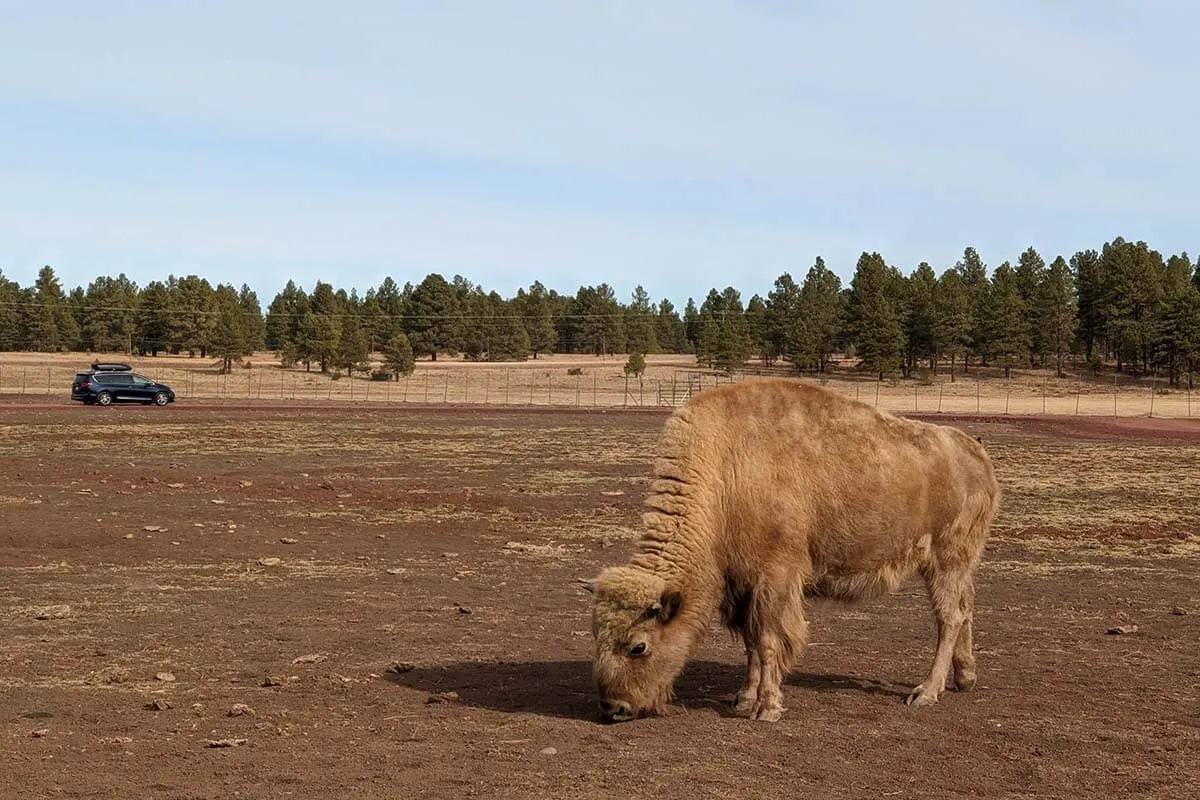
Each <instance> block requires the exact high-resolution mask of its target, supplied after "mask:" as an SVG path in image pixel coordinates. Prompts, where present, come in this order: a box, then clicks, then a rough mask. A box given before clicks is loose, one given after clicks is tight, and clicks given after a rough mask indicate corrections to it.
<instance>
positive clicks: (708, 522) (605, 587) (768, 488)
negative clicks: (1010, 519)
mask: <svg viewBox="0 0 1200 800" xmlns="http://www.w3.org/2000/svg"><path fill="white" fill-rule="evenodd" d="M999 496H1000V492H999V488H998V486H997V484H996V479H995V475H994V473H993V470H992V464H991V461H990V459H989V458H988V455H987V453H986V451H985V450H984V448H983V445H982V444H980V442H979V441H977V440H976V439H974V438H972V437H971V436H969V435H967V434H966V433H963V432H962V431H959V430H956V429H954V428H950V427H945V426H941V425H934V424H930V423H925V422H919V421H916V420H910V419H903V418H900V417H896V416H893V415H891V414H887V413H884V412H881V411H878V410H876V409H874V408H872V407H871V406H869V405H866V404H864V403H860V402H858V401H855V400H852V399H850V398H847V397H843V396H842V395H840V394H837V393H835V392H833V391H830V390H827V389H824V388H821V387H819V386H813V385H810V384H804V383H800V382H796V381H789V380H762V381H750V382H745V383H740V384H734V385H729V386H725V387H721V388H717V389H711V390H708V391H705V392H702V393H700V394H699V395H697V396H696V397H694V398H693V399H692V400H691V402H690V403H689V404H687V405H686V406H684V407H682V408H680V409H678V410H676V411H675V413H674V414H673V415H672V416H671V417H670V419H669V420H668V421H667V423H666V425H665V426H664V429H663V433H662V437H661V440H660V445H659V453H658V457H657V459H656V461H655V480H654V482H653V483H652V485H651V491H650V495H649V497H648V499H647V500H646V505H647V506H648V507H649V508H650V509H651V510H649V511H647V512H646V513H645V514H644V526H645V530H644V533H642V535H641V537H640V539H639V541H638V543H637V546H636V549H635V552H634V554H633V556H632V558H631V559H630V562H629V563H628V564H625V565H623V566H614V567H609V568H607V569H605V570H603V571H602V572H601V573H600V574H599V575H598V576H597V577H596V578H595V579H593V580H589V581H584V583H585V585H586V588H588V589H589V591H591V592H592V593H593V594H594V605H593V609H592V628H593V636H594V639H595V654H594V677H595V681H596V686H597V688H598V690H599V694H600V710H601V713H602V715H603V716H604V717H605V718H606V719H607V720H609V721H613V722H620V721H623V720H629V719H634V718H636V717H639V716H645V715H650V714H659V713H662V712H663V711H664V710H665V708H666V706H667V704H668V703H669V702H670V699H671V696H672V685H673V684H674V682H675V679H676V677H677V676H678V675H679V673H680V671H681V670H682V669H683V667H684V665H685V664H686V662H687V661H688V658H689V657H690V656H691V654H692V652H693V651H694V649H695V648H696V646H697V645H698V644H699V642H700V641H701V639H702V637H703V635H704V633H705V631H706V630H707V628H708V625H709V622H710V621H711V620H712V619H713V618H714V617H715V616H717V614H718V613H719V615H720V619H721V621H722V622H723V624H724V625H725V626H726V627H727V628H729V629H730V630H731V631H733V632H735V633H736V634H740V636H741V638H742V640H743V642H744V643H745V647H746V655H747V670H746V682H745V685H744V686H743V687H742V689H741V690H740V691H739V692H738V693H737V695H736V697H735V699H734V702H735V704H736V708H737V711H738V712H739V713H741V714H743V715H747V716H750V717H752V718H753V719H756V720H764V721H769V722H774V721H776V720H778V719H779V718H780V716H781V715H782V713H783V712H784V710H785V709H784V706H783V703H782V699H783V695H782V691H781V689H780V685H781V683H782V682H783V679H784V677H785V676H786V674H787V673H788V671H789V670H790V669H791V668H792V666H793V665H794V664H795V663H796V661H797V660H798V658H799V656H800V654H801V651H802V649H803V647H804V642H805V636H806V629H807V622H806V621H805V616H804V603H805V600H806V599H807V598H830V599H834V600H839V601H846V602H854V601H862V600H867V599H871V598H874V597H878V596H880V595H883V594H885V593H887V592H890V591H893V590H895V589H896V588H897V587H898V586H899V585H900V584H901V583H902V582H904V581H905V580H906V579H907V578H908V577H910V576H911V575H912V574H914V573H919V574H920V576H921V577H922V579H923V580H924V583H925V587H926V589H927V590H928V593H929V599H930V602H931V605H932V607H933V614H934V617H935V619H936V622H937V651H936V655H935V656H934V659H933V666H932V668H931V669H930V671H929V675H928V676H927V677H926V678H925V680H924V682H922V683H921V684H920V685H919V686H917V687H916V688H915V689H913V690H912V692H911V694H909V695H908V696H907V698H906V700H905V702H906V703H909V704H911V705H913V706H924V705H929V704H932V703H936V702H937V700H938V697H939V695H940V694H941V693H942V691H944V689H945V688H946V682H947V680H948V678H949V677H950V671H951V667H953V675H954V685H955V687H956V688H958V689H959V690H964V691H965V690H969V689H971V688H972V687H973V686H974V684H975V678H976V673H975V656H974V654H973V653H972V646H971V618H972V612H973V610H974V581H973V573H974V569H975V566H976V564H978V562H979V559H980V555H981V553H982V551H983V547H984V542H985V540H986V539H987V536H988V530H989V528H990V526H991V523H992V520H993V518H994V516H995V513H996V508H997V504H998V502H999Z"/></svg>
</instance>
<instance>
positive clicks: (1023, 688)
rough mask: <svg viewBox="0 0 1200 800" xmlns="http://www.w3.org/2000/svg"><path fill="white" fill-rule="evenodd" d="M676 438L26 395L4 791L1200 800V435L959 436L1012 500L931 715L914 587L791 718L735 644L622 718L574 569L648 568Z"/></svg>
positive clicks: (876, 619) (533, 424)
mask: <svg viewBox="0 0 1200 800" xmlns="http://www.w3.org/2000/svg"><path fill="white" fill-rule="evenodd" d="M662 420H663V415H662V414H661V413H624V412H620V411H609V412H605V413H587V412H579V411H573V410H571V411H567V410H561V411H554V412H553V413H547V412H545V411H540V412H534V411H530V410H514V411H505V410H496V409H488V408H472V409H458V410H450V409H445V408H441V409H438V410H436V411H433V410H423V409H414V408H412V407H405V408H403V409H396V410H390V409H388V410H384V409H370V410H366V409H361V408H355V409H304V410H295V409H290V410H285V409H277V408H270V407H257V408H249V409H245V408H239V409H232V408H216V407H193V406H186V405H182V404H181V405H179V406H177V407H171V408H167V409H155V408H141V407H133V408H113V409H99V408H82V407H78V406H71V407H67V406H62V405H58V406H54V407H35V406H31V405H20V404H18V405H10V406H6V407H0V641H3V643H4V644H3V647H0V698H2V699H0V750H2V752H3V755H2V756H0V789H2V791H0V796H4V797H31V798H32V797H39V798H40V797H96V798H117V797H120V798H215V797H243V798H273V797H330V798H333V797H354V798H396V797H403V798H410V797H430V798H457V797H497V798H499V797H505V798H517V797H534V798H542V797H544V798H562V797H578V798H591V797H597V798H600V797H604V798H608V797H612V798H618V797H620V798H628V797H656V798H684V797H686V798H700V797H723V798H729V797H788V796H796V797H801V796H816V797H822V798H842V797H844V798H862V797H879V796H886V797H902V798H933V797H939V798H940V797H1049V798H1086V797H1163V798H1186V797H1198V796H1200V649H1198V646H1197V645H1198V643H1200V569H1198V567H1200V555H1198V554H1200V523H1197V522H1196V518H1195V514H1194V509H1195V506H1196V502H1197V498H1200V484H1198V481H1200V477H1197V476H1198V475H1200V464H1197V463H1195V462H1196V456H1195V455H1194V451H1195V450H1196V448H1194V446H1191V445H1188V444H1187V442H1188V441H1194V440H1195V439H1196V438H1200V437H1198V436H1197V435H1196V433H1195V430H1196V429H1195V426H1191V425H1186V424H1182V425H1181V424H1177V423H1176V422H1174V421H1170V422H1164V421H1161V420H1111V419H1105V420H1102V419H1099V418H1080V419H1074V418H1071V419H1065V418H1056V419H1054V420H1046V419H1043V418H1038V419H1035V420H1026V419H1016V418H1008V417H1005V418H997V419H994V420H956V421H954V424H958V425H962V426H963V427H964V428H966V429H968V430H969V431H971V432H972V433H975V434H977V435H981V436H983V437H984V440H985V441H986V442H987V443H988V446H989V449H992V450H993V451H994V452H995V453H996V458H997V468H998V471H999V472H1000V474H1001V477H1002V479H1003V480H1004V481H1005V507H1004V510H1003V511H1002V523H1003V524H1002V525H1000V526H998V530H997V535H996V537H995V539H994V541H993V543H992V544H991V545H990V546H989V550H988V553H987V556H986V559H985V563H984V565H983V566H982V567H981V570H980V574H979V581H978V611H977V615H976V630H977V641H976V646H977V650H978V658H979V666H980V685H979V687H978V688H977V690H976V691H974V692H972V693H969V694H960V693H953V692H951V693H948V694H947V695H945V696H944V698H943V700H942V702H941V703H940V704H938V705H937V706H935V707H933V708H929V709H909V708H906V707H904V706H903V705H902V704H901V702H900V701H901V698H902V696H903V695H904V694H905V693H906V691H907V689H908V688H909V687H911V686H912V685H913V684H914V683H915V682H917V681H918V680H919V679H920V678H921V677H922V676H923V675H924V673H925V671H926V670H927V668H928V662H929V659H930V658H931V657H932V624H931V620H930V617H929V614H928V612H927V610H926V604H925V600H924V597H923V594H922V591H921V590H920V588H919V586H917V585H916V584H913V585H911V586H909V587H908V588H907V589H906V590H904V591H902V592H900V593H898V594H896V595H894V596H891V597H889V598H887V599H885V600H883V601H881V602H877V603H872V604H869V605H865V606H862V607H860V608H853V609H848V608H845V607H840V606H834V605H829V606H824V605H818V606H815V607H814V608H812V609H811V620H812V627H811V647H810V648H809V649H808V651H807V652H806V654H805V656H804V658H803V660H802V662H801V664H800V665H799V667H798V668H797V670H796V673H795V674H794V675H793V676H792V677H791V679H790V680H789V682H788V685H787V687H786V689H785V702H786V704H787V706H788V708H789V710H788V712H787V713H786V714H785V716H784V719H783V720H782V721H781V722H779V723H777V724H774V725H771V724H765V723H753V722H750V721H748V720H744V719H740V718H737V717H734V716H732V715H731V714H730V712H729V710H728V708H727V707H726V705H725V704H724V702H723V697H724V696H725V695H727V694H729V693H731V692H732V691H734V690H735V689H736V688H737V685H738V682H739V679H740V670H741V663H742V654H741V651H740V648H739V647H738V646H737V645H736V643H735V642H734V641H733V640H732V639H731V638H730V637H728V636H727V635H725V634H722V633H718V632H715V631H714V633H713V634H711V635H710V637H709V638H708V640H707V641H706V643H705V645H704V647H703V649H702V651H701V652H700V653H699V655H698V658H697V660H696V661H695V662H694V663H693V664H691V665H690V666H689V667H688V669H687V671H686V672H685V674H684V675H683V677H682V678H681V680H680V681H679V683H678V684H677V690H678V699H679V702H678V705H677V708H676V711H675V713H673V714H671V715H669V716H666V717H663V718H658V719H649V720H641V721H637V722H631V723H625V724H621V725H613V726H606V725H601V724H599V723H598V721H597V717H596V715H595V712H594V706H595V698H594V693H593V689H592V686H591V683H590V675H589V670H590V662H589V656H590V633H589V627H590V624H589V619H588V602H587V601H588V599H589V597H588V595H586V594H585V593H584V592H582V591H581V590H580V589H579V588H578V586H577V585H576V584H575V579H576V578H577V577H581V576H583V577H588V576H591V575H592V574H594V572H595V571H596V570H598V569H599V568H600V567H601V566H604V565H608V564H612V563H618V562H620V561H622V560H623V559H624V558H625V556H626V554H627V553H628V552H629V543H630V540H631V538H632V537H633V536H634V535H635V531H636V527H637V525H638V518H639V514H640V511H641V499H642V497H643V495H644V492H645V490H646V478H647V475H648V473H649V469H650V462H651V458H652V453H653V445H654V441H655V438H656V435H657V433H658V430H659V427H660V425H661V423H662ZM1151 428H1152V429H1153V430H1151ZM1172 443H1175V444H1172ZM1094 444H1103V445H1104V448H1105V449H1104V451H1103V452H1104V453H1105V454H1107V455H1106V456H1105V458H1106V459H1109V456H1112V455H1113V454H1114V453H1115V454H1116V456H1117V457H1116V458H1115V460H1106V463H1105V465H1104V470H1105V471H1104V472H1103V473H1101V472H1100V471H1099V468H1097V471H1096V472H1094V473H1093V472H1090V471H1089V470H1090V467H1089V466H1088V463H1089V462H1088V458H1090V457H1091V456H1090V455H1089V454H1094V453H1099V452H1100V451H1099V450H1096V449H1088V448H1089V447H1092V446H1093V445H1094ZM1057 458H1071V459H1076V458H1078V459H1080V460H1078V461H1070V462H1063V463H1072V464H1078V466H1076V467H1073V469H1076V470H1077V471H1078V472H1079V475H1078V480H1077V481H1074V482H1072V483H1070V485H1069V488H1070V491H1064V492H1062V493H1061V495H1059V494H1058V493H1057V490H1055V492H1051V493H1049V494H1047V489H1046V486H1045V485H1042V484H1040V483H1039V481H1041V480H1042V479H1041V478H1037V477H1028V476H1037V475H1040V474H1042V473H1041V472H1039V470H1041V469H1042V468H1044V467H1045V465H1046V464H1048V463H1051V461H1050V460H1053V459H1057ZM1163 459H1173V460H1172V461H1171V463H1172V464H1179V465H1182V466H1180V467H1179V468H1178V469H1175V468H1174V467H1172V469H1171V470H1170V472H1169V474H1171V475H1177V477H1176V478H1175V479H1174V480H1173V481H1172V480H1158V479H1156V480H1154V481H1152V482H1150V481H1147V480H1146V479H1145V478H1144V475H1143V472H1142V466H1139V465H1143V466H1152V465H1155V464H1158V463H1161V462H1162V461H1163ZM1052 463H1053V464H1054V465H1057V464H1058V463H1059V462H1057V461H1053V462H1052ZM1190 466H1196V467H1198V468H1197V469H1195V470H1191V471H1190V472H1189V471H1188V467H1190ZM1062 471H1067V470H1059V469H1058V467H1057V466H1053V467H1052V468H1051V469H1050V472H1052V473H1053V472H1062ZM1113 486H1116V487H1117V488H1115V489H1114V488H1112V487H1113ZM618 492H620V494H618ZM1047 497H1049V498H1050V499H1049V500H1047ZM1188 503H1190V504H1191V505H1190V507H1184V506H1187V504H1188ZM1148 504H1149V505H1148ZM1156 504H1158V505H1156ZM1124 508H1135V509H1143V508H1145V509H1146V511H1145V512H1144V518H1145V521H1144V522H1143V521H1141V520H1142V517H1138V516H1136V515H1135V516H1134V517H1132V518H1127V515H1126V516H1123V515H1122V514H1123V511H1122V509H1124ZM1152 512H1153V513H1152ZM1139 513H1141V512H1139ZM1064 520H1065V522H1064ZM1046 530H1051V531H1052V532H1053V534H1054V535H1053V536H1049V537H1047V536H1042V535H1041V534H1042V532H1045V531H1046ZM126 537H129V538H126ZM271 559H279V562H278V563H276V562H274V561H272V560H271ZM39 617H44V618H43V619H39ZM1119 625H1137V631H1136V632H1135V633H1132V634H1129V635H1109V634H1107V633H1106V631H1107V630H1108V629H1109V628H1112V627H1114V626H1119ZM156 676H158V677H156ZM210 743H223V744H228V745H232V746H228V747H212V746H209V745H210Z"/></svg>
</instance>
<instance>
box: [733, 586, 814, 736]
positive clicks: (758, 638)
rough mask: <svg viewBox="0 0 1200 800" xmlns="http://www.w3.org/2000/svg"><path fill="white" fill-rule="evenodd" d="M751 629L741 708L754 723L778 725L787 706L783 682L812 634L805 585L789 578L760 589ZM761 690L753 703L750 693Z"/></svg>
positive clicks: (757, 593) (755, 602)
mask: <svg viewBox="0 0 1200 800" xmlns="http://www.w3.org/2000/svg"><path fill="white" fill-rule="evenodd" d="M751 609H752V610H751V617H750V621H749V625H748V626H747V634H746V638H747V651H748V655H747V663H748V665H749V669H750V671H751V673H752V672H753V670H754V667H755V666H757V667H758V677H757V679H755V677H754V675H753V674H750V675H749V676H748V678H747V682H746V688H745V689H743V692H744V693H745V694H740V695H739V703H738V708H739V710H741V711H742V713H746V714H749V716H750V717H751V719H755V720H759V721H761V722H777V721H779V719H780V718H782V717H783V712H784V711H786V710H787V709H785V708H784V706H783V679H784V678H785V677H786V676H787V674H788V672H790V671H791V669H792V665H793V664H794V663H796V660H797V659H798V658H799V657H800V653H801V651H802V650H803V648H804V641H805V638H806V635H807V631H808V622H807V621H806V620H805V619H804V591H803V584H802V583H801V581H800V580H798V579H793V576H791V575H788V576H785V577H783V578H781V579H780V580H777V581H772V582H769V583H768V582H764V584H762V585H760V586H759V587H757V588H756V590H755V593H754V602H753V604H752V607H751ZM751 688H755V689H757V692H756V693H755V696H754V697H753V699H752V698H751V696H750V692H749V690H750V689H751Z"/></svg>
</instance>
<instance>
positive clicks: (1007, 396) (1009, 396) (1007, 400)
mask: <svg viewBox="0 0 1200 800" xmlns="http://www.w3.org/2000/svg"><path fill="white" fill-rule="evenodd" d="M1007 383H1008V392H1007V393H1006V394H1005V395H1004V413H1005V414H1008V406H1009V403H1011V402H1012V378H1011V377H1009V379H1008V381H1007Z"/></svg>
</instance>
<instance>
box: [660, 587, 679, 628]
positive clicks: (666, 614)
mask: <svg viewBox="0 0 1200 800" xmlns="http://www.w3.org/2000/svg"><path fill="white" fill-rule="evenodd" d="M654 605H655V606H657V611H656V613H655V615H656V616H657V617H658V621H659V622H662V623H667V622H670V621H671V620H673V619H675V615H676V614H678V613H679V609H680V608H681V607H682V606H683V595H682V594H680V593H679V592H675V591H671V590H667V591H665V592H663V595H662V597H660V598H659V600H658V602H657V603H655V604H654Z"/></svg>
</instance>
